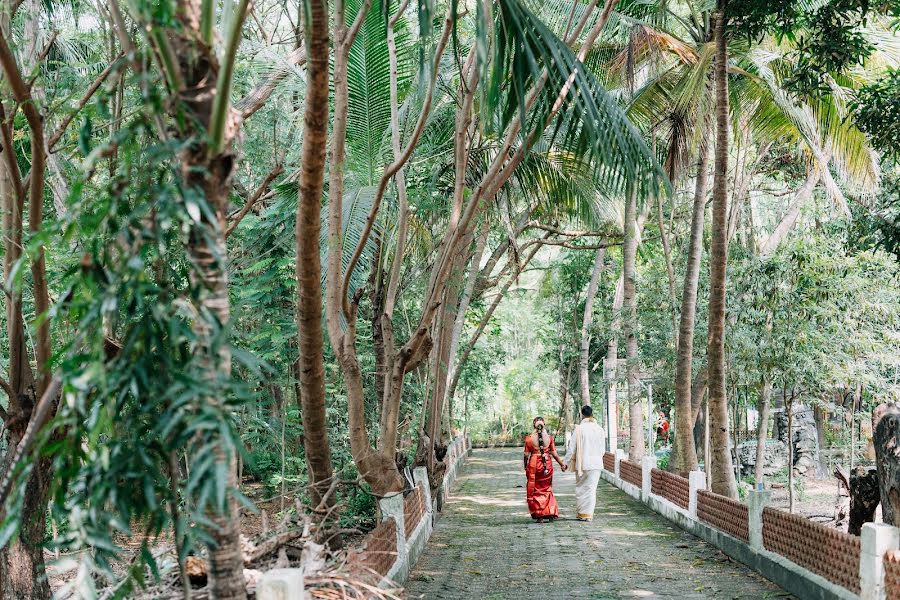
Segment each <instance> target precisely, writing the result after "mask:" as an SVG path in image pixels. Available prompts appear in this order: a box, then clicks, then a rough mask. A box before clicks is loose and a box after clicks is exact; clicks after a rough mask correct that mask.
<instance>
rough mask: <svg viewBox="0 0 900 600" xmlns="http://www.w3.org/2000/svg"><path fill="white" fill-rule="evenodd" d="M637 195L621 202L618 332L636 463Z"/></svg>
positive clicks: (639, 444) (639, 442)
mask: <svg viewBox="0 0 900 600" xmlns="http://www.w3.org/2000/svg"><path fill="white" fill-rule="evenodd" d="M636 213H637V194H636V193H634V192H633V191H632V192H630V193H629V194H628V197H627V198H626V204H625V243H624V245H623V248H622V276H623V287H622V290H623V295H622V317H623V318H622V333H623V334H624V335H625V374H626V380H627V383H628V429H629V438H630V442H629V446H628V458H629V460H631V461H632V462H637V461H639V460H640V459H641V457H643V456H644V417H643V414H644V411H643V407H642V406H641V382H640V380H639V379H638V374H637V369H638V351H637V331H636V328H637V298H636V297H635V272H634V270H635V259H636V254H637V242H638V240H637V238H638V231H637V223H636V220H637V215H636Z"/></svg>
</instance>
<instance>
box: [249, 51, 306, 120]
mask: <svg viewBox="0 0 900 600" xmlns="http://www.w3.org/2000/svg"><path fill="white" fill-rule="evenodd" d="M285 60H286V61H287V63H288V64H289V65H291V66H293V67H297V66H302V65H305V64H306V46H305V45H302V44H301V46H300V47H299V48H297V49H296V50H294V51H293V52H291V53H290V54H288V55H287V58H286V59H285ZM288 74H289V71H288V70H287V69H279V70H278V71H277V72H276V73H273V74H272V75H270V76H269V77H268V78H267V79H266V80H265V81H263V82H262V83H260V84H259V85H257V86H256V87H254V88H253V89H252V90H250V93H249V94H247V95H246V96H244V97H243V98H242V99H241V100H239V101H238V102H237V103H236V104H235V105H234V107H235V109H237V110H238V112H240V113H241V116H242V117H243V118H244V120H245V121H246V120H247V119H249V118H250V117H251V116H252V115H253V114H254V113H256V111H258V110H259V109H261V108H262V107H263V106H265V104H266V102H267V101H268V100H269V98H270V97H271V96H272V94H273V93H274V92H275V90H276V88H278V85H279V84H280V83H281V82H282V81H284V80H285V79H287V76H288Z"/></svg>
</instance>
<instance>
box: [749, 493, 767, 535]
mask: <svg viewBox="0 0 900 600" xmlns="http://www.w3.org/2000/svg"><path fill="white" fill-rule="evenodd" d="M771 499H772V492H771V491H769V490H750V495H749V496H747V516H748V520H749V530H750V547H751V548H753V549H754V550H765V545H764V544H763V509H764V508H765V507H766V506H767V505H768V504H769V501H770V500H771Z"/></svg>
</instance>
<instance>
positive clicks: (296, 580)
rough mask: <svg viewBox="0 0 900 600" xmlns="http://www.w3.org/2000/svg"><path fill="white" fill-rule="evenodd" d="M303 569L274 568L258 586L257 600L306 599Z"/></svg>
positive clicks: (265, 574) (263, 577) (264, 576)
mask: <svg viewBox="0 0 900 600" xmlns="http://www.w3.org/2000/svg"><path fill="white" fill-rule="evenodd" d="M305 598H306V593H305V592H304V591H303V569H272V570H271V571H266V572H265V573H263V576H262V580H261V581H260V582H259V585H258V586H257V587H256V599H257V600H304V599H305Z"/></svg>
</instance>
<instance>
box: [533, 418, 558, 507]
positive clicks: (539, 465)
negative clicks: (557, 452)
mask: <svg viewBox="0 0 900 600" xmlns="http://www.w3.org/2000/svg"><path fill="white" fill-rule="evenodd" d="M544 440H545V443H544V460H542V459H541V451H540V448H538V447H536V446H535V445H534V444H533V443H532V440H531V435H528V436H526V437H525V456H526V458H527V459H528V462H527V466H526V467H525V475H526V477H528V486H527V488H526V494H527V498H528V511H529V512H530V513H531V518H532V519H555V518H557V517H558V516H559V507H558V506H557V505H556V498H555V497H554V496H553V457H552V456H551V452H553V451H554V449H555V448H554V446H553V436H551V435H549V434H544ZM545 464H546V466H547V472H546V473H545V472H544V465H545Z"/></svg>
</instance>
